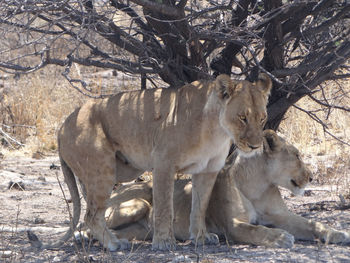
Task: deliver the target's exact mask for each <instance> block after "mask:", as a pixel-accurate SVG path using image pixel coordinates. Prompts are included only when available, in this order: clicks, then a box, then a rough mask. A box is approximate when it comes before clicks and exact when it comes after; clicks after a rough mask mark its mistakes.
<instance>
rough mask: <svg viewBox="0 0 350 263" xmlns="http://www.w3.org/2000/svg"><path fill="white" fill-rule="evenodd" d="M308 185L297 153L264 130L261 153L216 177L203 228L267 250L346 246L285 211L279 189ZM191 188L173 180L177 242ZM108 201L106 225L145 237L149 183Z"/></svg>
mask: <svg viewBox="0 0 350 263" xmlns="http://www.w3.org/2000/svg"><path fill="white" fill-rule="evenodd" d="M309 181H311V173H310V171H309V170H308V169H307V168H306V166H305V164H304V163H303V161H302V160H301V159H300V156H299V152H298V150H297V149H296V148H295V147H293V146H292V145H290V144H287V143H286V142H285V141H284V140H283V139H282V138H280V137H279V136H278V135H277V134H276V133H275V132H273V131H271V130H266V131H264V151H263V153H262V154H261V155H257V156H254V157H251V158H244V157H237V159H236V161H235V163H234V165H233V166H232V167H230V168H227V167H226V168H225V169H223V170H222V172H221V174H219V176H218V178H217V181H216V183H215V186H214V189H213V192H212V195H211V198H210V203H209V207H208V210H207V212H206V223H207V228H208V230H209V231H211V232H213V233H217V234H219V235H220V236H225V237H226V238H228V239H230V240H232V241H238V242H242V243H248V244H254V245H264V246H269V247H291V246H292V245H293V243H294V239H301V240H314V239H321V240H322V241H325V242H329V243H348V242H350V237H349V233H347V232H343V231H337V230H334V229H332V228H330V227H327V226H325V225H323V224H321V223H318V222H314V221H312V220H308V219H305V218H303V217H301V216H298V215H296V214H294V213H292V212H290V211H288V209H287V206H286V205H285V203H284V201H283V199H282V197H281V194H280V191H279V189H278V186H282V187H284V188H287V189H289V190H290V191H292V192H293V193H294V194H301V193H303V191H304V187H305V186H306V185H307V184H308V183H309ZM191 189H192V185H191V182H190V181H189V180H178V181H177V182H176V184H175V193H174V211H175V216H174V229H175V236H176V238H177V239H180V240H187V239H188V238H189V234H188V228H189V224H190V222H189V214H190V211H191ZM109 203H110V207H109V208H108V209H107V211H106V218H107V223H108V226H109V227H110V228H113V229H115V231H116V233H117V235H118V236H120V237H123V238H127V239H129V240H131V239H133V238H136V239H139V240H143V239H145V238H148V237H150V235H151V233H152V228H150V226H151V225H152V224H151V220H152V216H151V211H152V182H139V183H134V184H131V185H125V186H121V187H119V188H118V189H117V190H116V191H115V192H114V193H113V194H112V196H111V199H110V201H109ZM253 224H257V225H253ZM264 225H272V226H274V227H276V228H268V227H265V226H264Z"/></svg>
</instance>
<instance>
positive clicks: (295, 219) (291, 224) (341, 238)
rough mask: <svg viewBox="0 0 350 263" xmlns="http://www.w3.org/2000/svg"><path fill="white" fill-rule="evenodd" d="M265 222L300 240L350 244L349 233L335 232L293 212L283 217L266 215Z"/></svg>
mask: <svg viewBox="0 0 350 263" xmlns="http://www.w3.org/2000/svg"><path fill="white" fill-rule="evenodd" d="M265 220H267V221H269V222H271V223H272V224H273V225H274V226H276V227H279V228H282V229H284V230H286V231H288V232H289V233H291V234H292V235H294V237H295V239H298V240H311V241H312V240H315V239H320V240H321V241H322V242H325V243H330V244H349V243H350V235H349V233H348V232H345V231H339V230H335V229H333V228H331V227H329V226H326V225H324V224H322V223H319V222H315V221H313V220H309V219H306V218H304V217H301V216H299V215H296V214H294V213H292V212H288V213H287V214H283V215H272V214H270V215H266V216H265Z"/></svg>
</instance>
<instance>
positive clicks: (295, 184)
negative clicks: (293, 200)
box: [290, 179, 299, 187]
mask: <svg viewBox="0 0 350 263" xmlns="http://www.w3.org/2000/svg"><path fill="white" fill-rule="evenodd" d="M290 182H291V183H292V185H293V186H295V187H299V185H298V184H297V182H296V181H295V180H293V179H292V180H290Z"/></svg>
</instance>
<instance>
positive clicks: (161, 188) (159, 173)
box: [152, 167, 176, 250]
mask: <svg viewBox="0 0 350 263" xmlns="http://www.w3.org/2000/svg"><path fill="white" fill-rule="evenodd" d="M174 174H175V172H173V169H169V168H168V167H167V168H166V169H165V168H164V169H163V168H162V169H159V168H158V169H154V171H153V230H154V232H153V240H152V249H154V250H173V249H175V245H176V241H175V237H174V230H173V218H174V209H173V194H174Z"/></svg>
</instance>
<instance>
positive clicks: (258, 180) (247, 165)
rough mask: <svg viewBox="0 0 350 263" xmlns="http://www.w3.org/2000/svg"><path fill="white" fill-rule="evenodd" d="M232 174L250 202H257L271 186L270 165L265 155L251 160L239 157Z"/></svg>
mask: <svg viewBox="0 0 350 263" xmlns="http://www.w3.org/2000/svg"><path fill="white" fill-rule="evenodd" d="M232 169H233V170H232V171H231V173H230V174H232V175H233V176H234V177H235V179H236V180H235V181H236V183H237V185H238V187H239V189H240V190H241V191H242V192H243V194H244V195H245V196H246V197H247V198H248V199H249V200H254V199H255V200H257V199H259V198H260V197H261V195H262V194H263V193H264V192H265V190H266V189H267V188H268V187H269V186H270V185H271V182H270V181H269V179H268V176H267V173H268V163H267V160H266V158H265V155H264V154H261V155H256V156H253V157H250V158H244V157H240V156H238V157H237V159H236V161H235V164H234V166H233V167H232Z"/></svg>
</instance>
